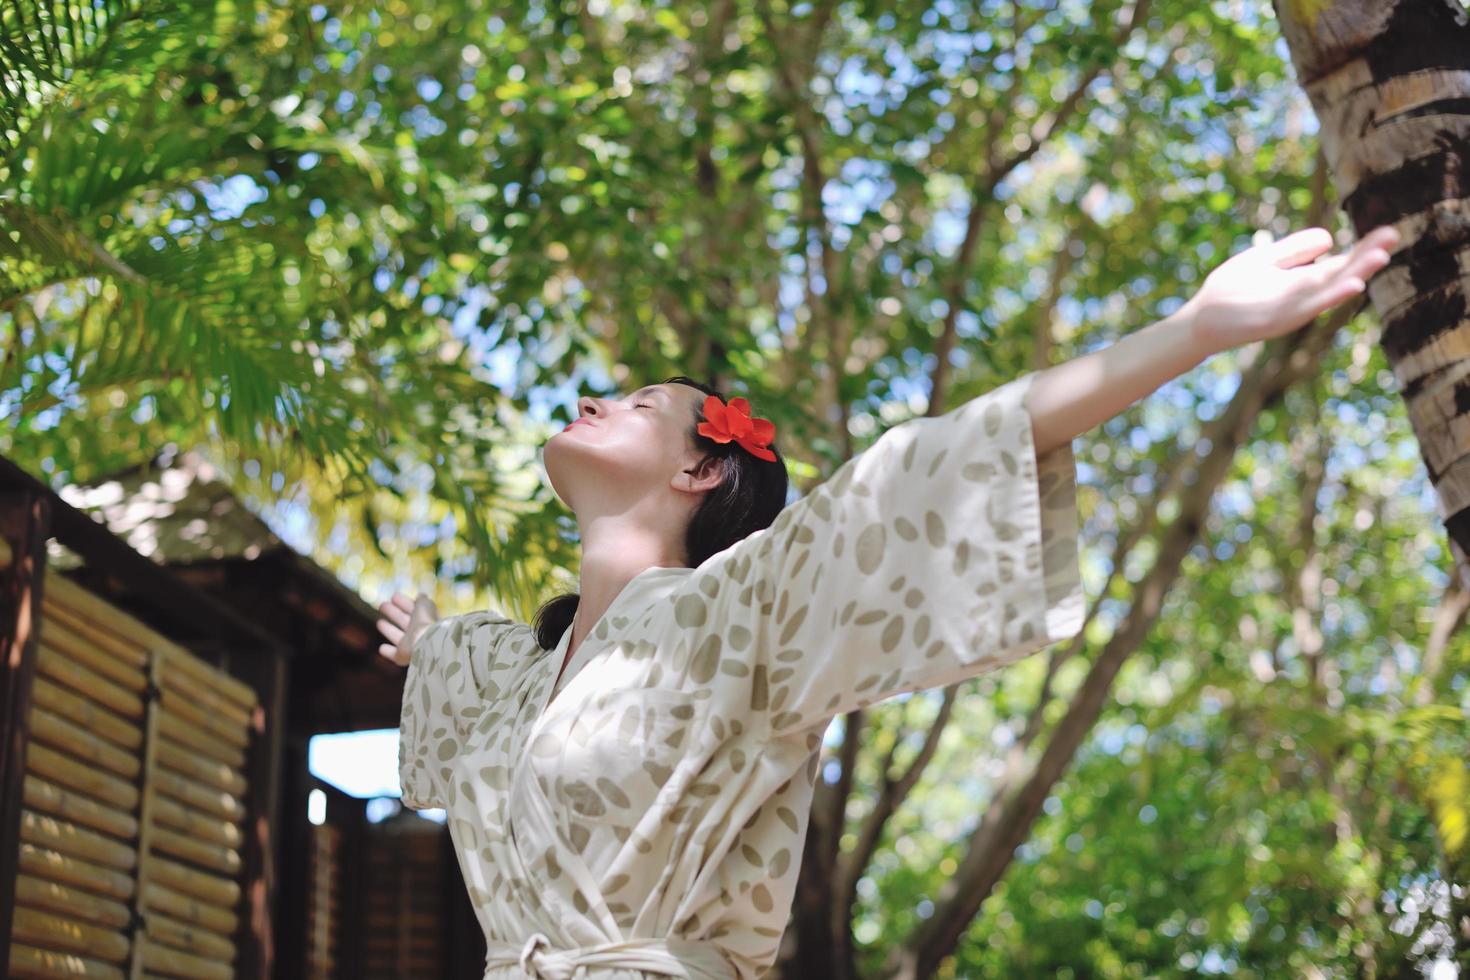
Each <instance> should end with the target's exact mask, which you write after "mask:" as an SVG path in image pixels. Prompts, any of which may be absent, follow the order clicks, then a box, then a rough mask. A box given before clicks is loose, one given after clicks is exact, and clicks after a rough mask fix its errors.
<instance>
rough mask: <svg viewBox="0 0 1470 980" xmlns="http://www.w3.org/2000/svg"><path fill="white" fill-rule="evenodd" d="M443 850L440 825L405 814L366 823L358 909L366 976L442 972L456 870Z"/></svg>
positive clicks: (371, 979) (386, 978) (393, 978)
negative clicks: (363, 876) (363, 877)
mask: <svg viewBox="0 0 1470 980" xmlns="http://www.w3.org/2000/svg"><path fill="white" fill-rule="evenodd" d="M447 853H448V849H447V848H445V847H444V842H443V828H442V827H440V826H439V825H437V824H435V823H433V822H431V821H428V820H423V819H421V818H420V817H418V816H415V815H412V814H410V813H408V812H405V813H401V814H399V816H398V817H397V818H394V819H392V820H387V821H384V822H383V823H381V824H375V825H372V826H370V828H369V831H368V842H367V848H366V853H365V854H364V858H365V863H366V865H367V880H366V883H365V886H364V909H363V913H364V919H365V922H364V929H363V938H364V941H365V942H364V949H363V976H364V977H366V978H368V980H378V978H382V980H397V978H401V977H442V976H444V975H445V973H446V971H445V961H444V935H445V923H446V921H447V919H446V916H447V915H448V914H449V911H450V908H449V902H448V895H449V889H451V888H453V887H456V885H457V882H456V881H455V878H456V877H457V876H458V875H459V873H460V872H459V868H458V867H457V866H454V865H451V864H450V863H449V861H447V860H446V854H447ZM458 887H463V886H462V885H458Z"/></svg>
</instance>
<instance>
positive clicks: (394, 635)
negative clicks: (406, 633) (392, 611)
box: [378, 619, 403, 646]
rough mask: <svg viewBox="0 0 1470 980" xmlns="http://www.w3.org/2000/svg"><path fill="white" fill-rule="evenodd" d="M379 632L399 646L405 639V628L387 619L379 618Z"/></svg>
mask: <svg viewBox="0 0 1470 980" xmlns="http://www.w3.org/2000/svg"><path fill="white" fill-rule="evenodd" d="M378 632H379V633H382V634H383V636H385V637H386V638H387V640H388V642H389V643H391V644H393V645H394V646H397V645H398V643H399V642H400V641H401V640H402V639H403V629H402V628H401V627H399V626H395V625H393V624H392V623H390V622H388V621H387V620H386V619H380V620H378Z"/></svg>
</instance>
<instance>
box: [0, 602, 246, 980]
mask: <svg viewBox="0 0 1470 980" xmlns="http://www.w3.org/2000/svg"><path fill="white" fill-rule="evenodd" d="M38 640H39V649H38V652H37V660H36V674H35V680H34V686H33V689H32V694H31V702H30V706H29V709H28V711H29V715H28V723H29V730H30V742H29V747H28V749H27V753H26V772H25V783H24V793H23V805H24V809H23V811H22V815H21V834H20V855H19V862H18V864H19V874H18V876H17V879H16V890H15V912H14V920H13V925H12V936H11V939H12V941H11V948H10V975H11V976H13V977H105V978H130V980H136V978H142V977H197V978H203V980H209V978H229V977H233V976H234V975H235V959H236V934H237V931H238V929H239V925H240V921H239V909H240V907H241V901H240V899H241V888H240V883H239V879H240V876H241V871H242V868H241V857H240V849H241V845H242V842H243V828H242V823H243V821H244V817H245V805H244V802H243V800H244V793H245V790H246V782H245V777H244V774H243V771H244V766H245V758H246V750H247V748H248V747H249V744H250V738H251V731H252V728H258V726H256V725H253V721H255V716H256V714H257V705H258V702H257V698H256V695H255V692H254V691H253V690H252V689H251V688H250V687H249V686H248V685H246V684H244V683H242V682H241V681H239V680H237V679H235V678H233V677H230V676H229V675H228V674H226V673H224V672H223V671H220V670H218V669H217V668H215V667H212V666H210V665H209V664H206V663H205V662H204V661H202V660H200V659H199V658H197V657H195V656H194V655H193V654H191V653H189V652H188V651H186V650H184V649H183V648H182V647H180V646H178V645H177V644H174V643H172V642H170V641H169V640H167V639H166V638H164V637H163V636H160V635H159V634H158V633H156V632H154V631H153V630H151V629H149V628H148V627H147V626H146V625H144V624H143V623H142V622H140V621H139V620H137V619H134V618H133V617H131V616H128V615H127V614H126V613H123V612H122V611H121V610H119V609H117V608H116V607H114V606H112V605H110V604H108V603H106V602H104V601H102V600H101V599H99V598H98V597H96V596H94V595H92V594H91V593H89V592H88V591H86V590H85V589H83V588H81V587H80V586H78V585H76V584H75V583H73V582H70V581H69V580H67V579H64V578H62V577H61V576H48V577H47V580H46V587H45V590H44V593H43V601H42V614H41V627H40V630H39V633H38Z"/></svg>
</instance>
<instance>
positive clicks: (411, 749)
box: [398, 611, 515, 810]
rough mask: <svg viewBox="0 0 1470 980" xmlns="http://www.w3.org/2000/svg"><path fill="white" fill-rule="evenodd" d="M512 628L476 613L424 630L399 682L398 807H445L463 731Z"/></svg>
mask: <svg viewBox="0 0 1470 980" xmlns="http://www.w3.org/2000/svg"><path fill="white" fill-rule="evenodd" d="M514 625H515V624H514V623H513V622H512V621H511V620H510V619H508V618H507V617H505V616H502V615H501V614H500V613H497V612H491V611H479V612H472V613H465V614H463V615H460V616H450V617H448V618H446V619H440V620H438V621H436V622H434V623H432V624H430V626H429V627H428V628H427V629H425V630H424V632H423V635H422V636H420V637H419V641H418V644H417V645H416V647H415V649H414V651H413V656H412V657H411V658H410V660H409V662H408V673H407V674H406V675H405V676H404V680H403V703H402V706H401V709H400V713H399V722H398V736H399V737H398V782H399V786H400V788H401V793H402V796H401V799H402V802H403V805H404V806H406V807H409V808H410V809H414V810H424V809H428V808H432V807H443V806H445V805H446V801H445V791H444V787H445V786H447V785H448V783H449V780H450V778H451V776H452V773H453V766H454V762H455V758H456V756H458V754H459V751H460V746H461V745H462V744H463V741H464V736H465V732H466V729H467V728H468V727H469V725H470V724H471V723H472V722H473V721H474V719H475V718H477V717H478V715H479V713H480V708H481V705H482V704H483V702H484V700H485V695H486V685H487V684H489V683H490V671H491V669H492V666H493V663H494V656H495V651H496V648H497V646H498V645H499V640H500V638H501V636H502V634H503V633H504V632H505V630H506V629H507V628H509V627H512V626H514Z"/></svg>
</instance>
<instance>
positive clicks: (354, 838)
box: [0, 454, 484, 978]
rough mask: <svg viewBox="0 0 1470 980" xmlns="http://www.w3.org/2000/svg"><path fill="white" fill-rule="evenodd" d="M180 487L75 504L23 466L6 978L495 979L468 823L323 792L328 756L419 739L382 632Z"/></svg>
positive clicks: (7, 731) (270, 544)
mask: <svg viewBox="0 0 1470 980" xmlns="http://www.w3.org/2000/svg"><path fill="white" fill-rule="evenodd" d="M163 464H164V465H150V466H148V467H144V468H139V469H137V470H134V471H130V472H127V473H122V474H117V475H115V476H113V477H111V478H109V479H108V480H105V481H101V482H99V483H98V484H97V485H95V486H92V487H87V488H75V487H72V488H67V489H66V490H64V491H63V493H62V494H57V493H54V492H53V491H52V490H51V489H50V488H49V487H47V486H46V485H45V484H44V483H42V482H41V481H39V480H36V479H34V478H33V477H32V476H30V475H29V474H27V473H25V472H24V471H22V470H21V469H19V468H18V467H16V466H15V465H13V464H12V463H10V462H9V461H8V460H5V459H3V458H0V665H3V666H0V731H3V733H4V736H5V737H4V740H3V743H0V963H6V964H8V966H9V975H10V976H14V977H130V978H135V977H202V978H213V977H220V978H226V977H262V978H263V977H313V978H317V977H319V978H334V977H344V978H345V977H352V978H356V977H466V978H473V977H478V976H480V974H481V969H482V963H483V957H484V944H483V939H482V938H481V936H480V933H479V929H478V927H477V926H476V924H475V922H474V917H473V914H472V912H471V911H470V909H469V903H468V898H467V896H466V894H465V888H464V884H463V880H462V878H461V876H460V873H459V869H458V867H457V866H456V865H455V863H454V858H453V852H452V849H451V847H450V844H449V839H448V834H447V833H446V832H445V830H444V828H443V826H442V825H439V824H435V823H433V822H431V821H427V820H424V819H422V818H420V817H418V816H416V815H413V814H411V813H409V812H405V813H403V814H401V815H400V816H399V817H398V818H394V819H392V820H388V821H384V822H382V823H378V824H374V823H370V822H369V821H368V820H367V819H366V816H365V810H364V808H365V801H363V800H358V799H355V798H353V797H350V796H348V795H347V794H345V793H342V792H340V791H338V790H336V789H335V788H333V787H331V786H328V785H327V784H325V783H322V782H321V781H320V780H317V779H316V778H315V777H313V776H312V775H311V774H310V773H309V772H308V770H307V745H308V743H309V741H310V739H311V737H312V736H314V735H317V734H325V733H333V732H350V731H361V730H368V729H382V728H396V727H397V725H398V716H399V705H400V700H401V695H402V684H403V672H402V670H401V669H399V668H395V667H393V666H392V665H391V664H388V663H387V662H386V661H384V660H383V659H382V658H381V657H379V656H378V655H377V653H376V649H377V646H378V642H379V641H378V635H377V631H376V627H375V625H374V624H375V620H376V619H377V618H378V613H377V610H376V609H375V608H374V607H373V605H372V604H370V603H369V602H367V601H365V600H364V599H363V598H362V597H360V596H358V595H356V594H355V593H353V592H352V590H350V589H348V588H346V587H345V586H344V585H343V584H342V583H341V582H340V581H338V580H337V579H336V578H335V577H334V576H332V575H331V574H330V573H328V572H326V571H325V570H323V569H322V568H321V567H320V566H318V565H316V564H315V563H314V562H312V561H310V560H309V559H307V558H306V557H304V556H302V555H300V554H298V553H297V552H295V551H294V550H293V549H291V548H290V547H288V546H287V545H286V544H285V543H284V542H282V541H281V540H280V539H279V538H277V537H276V536H275V535H274V534H273V533H271V531H270V530H269V528H268V527H267V526H266V525H265V524H264V523H263V522H262V521H260V520H259V518H257V517H256V516H255V515H253V514H252V513H250V511H249V510H248V509H247V508H245V507H244V506H243V505H242V504H241V503H240V501H239V499H238V498H237V497H236V496H235V494H234V493H233V492H232V491H231V490H230V488H229V487H228V485H227V484H225V483H224V482H223V481H222V480H221V479H220V478H219V475H218V474H216V473H214V472H213V471H212V470H211V469H210V467H209V466H208V465H207V464H206V463H205V462H203V461H202V460H200V459H199V458H198V457H196V456H193V455H192V454H185V455H183V456H180V457H177V458H166V459H164V460H163ZM313 790H316V791H319V792H321V793H322V794H324V796H325V801H326V807H325V817H324V819H323V820H322V822H320V823H313V822H311V821H310V820H308V813H307V801H308V798H309V797H310V794H311V793H312V791H313Z"/></svg>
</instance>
